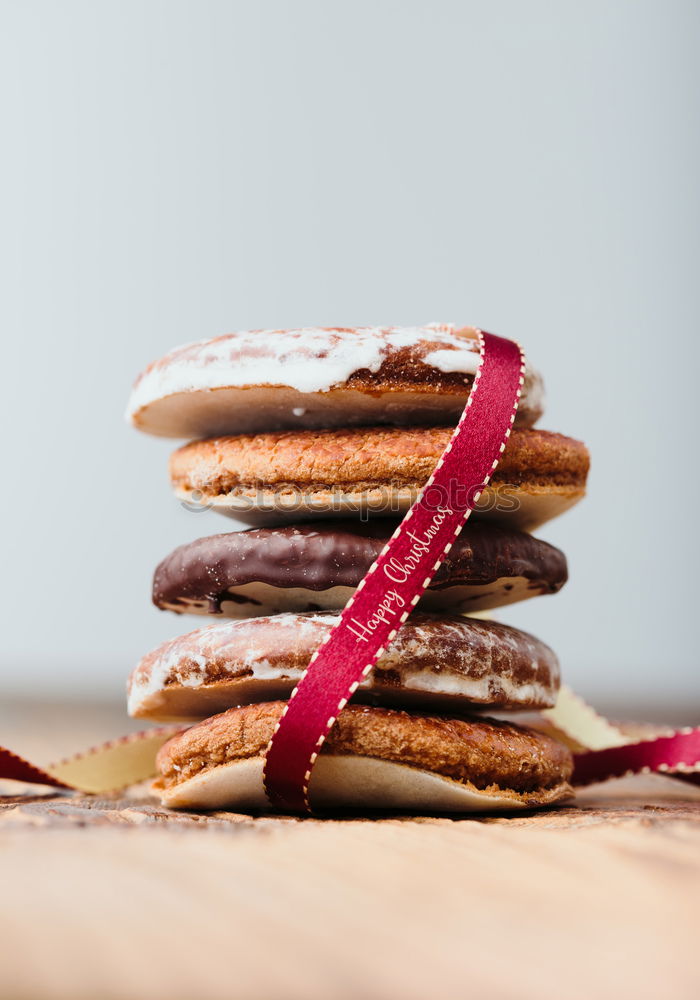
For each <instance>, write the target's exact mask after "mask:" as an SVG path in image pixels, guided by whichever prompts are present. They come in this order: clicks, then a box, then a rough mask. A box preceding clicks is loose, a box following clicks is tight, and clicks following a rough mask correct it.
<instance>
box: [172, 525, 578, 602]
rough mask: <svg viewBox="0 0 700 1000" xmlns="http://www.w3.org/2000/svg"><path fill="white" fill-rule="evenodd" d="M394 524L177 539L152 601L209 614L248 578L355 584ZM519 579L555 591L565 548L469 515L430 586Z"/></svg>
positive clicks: (563, 574)
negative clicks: (201, 605) (193, 605)
mask: <svg viewBox="0 0 700 1000" xmlns="http://www.w3.org/2000/svg"><path fill="white" fill-rule="evenodd" d="M395 527H396V523H394V522H391V521H388V520H381V521H371V522H369V523H363V522H359V521H348V522H343V521H332V522H326V523H324V522H317V523H315V524H309V525H304V524H302V525H298V526H290V527H282V528H256V529H253V530H251V531H235V532H227V533H225V534H220V535H211V536H209V537H206V538H199V539H197V540H196V541H194V542H190V543H189V544H187V545H181V546H180V547H179V548H177V549H175V551H174V552H172V553H171V554H170V555H169V556H167V557H166V558H165V559H164V560H163V561H162V562H161V563H160V565H159V566H158V567H157V569H156V571H155V574H154V578H153V603H154V604H156V605H157V606H158V607H177V606H178V604H180V605H183V610H184V606H185V605H186V604H187V603H189V602H192V601H197V602H206V603H208V605H209V608H210V611H211V613H212V614H218V613H220V611H221V602H222V600H224V599H225V600H229V601H230V600H235V599H236V598H235V595H234V596H233V597H232V595H231V594H230V590H231V588H235V587H241V586H244V585H245V584H249V583H266V584H269V585H271V586H274V587H281V588H292V587H303V588H306V589H307V590H311V591H323V590H327V589H329V588H331V587H338V586H340V587H356V586H357V585H358V583H359V582H360V580H361V579H362V578H363V576H364V575H365V573H366V572H367V570H368V569H369V567H370V566H371V564H372V563H373V562H374V560H375V559H376V558H377V556H378V555H379V554H380V552H381V551H382V549H383V548H384V545H385V544H386V542H387V541H388V540H389V538H390V537H391V535H392V533H393V531H394V529H395ZM507 577H524V578H525V579H526V580H528V581H529V585H530V586H531V588H532V589H533V590H535V591H537V590H539V591H540V592H541V593H556V592H557V591H558V590H559V589H560V588H561V587H562V586H563V585H564V583H565V582H566V580H567V566H566V557H565V556H564V553H563V552H561V551H560V550H559V549H557V548H555V547H554V546H553V545H549V544H548V543H547V542H543V541H540V540H539V539H537V538H533V537H532V536H531V535H528V534H525V533H524V532H520V531H515V530H512V529H508V528H504V527H500V526H498V525H494V524H491V523H484V522H477V521H469V522H468V523H467V524H466V525H465V527H464V529H463V530H462V533H461V534H460V536H459V538H458V539H457V541H456V542H455V544H454V546H453V547H452V549H451V551H450V553H449V555H448V556H447V558H446V559H445V561H444V562H443V564H442V565H441V567H440V569H439V570H438V572H437V573H436V575H435V578H434V579H433V582H432V584H431V589H434V590H439V589H441V588H445V587H452V586H456V585H474V586H476V585H479V584H490V583H494V582H495V581H496V580H500V579H502V578H507Z"/></svg>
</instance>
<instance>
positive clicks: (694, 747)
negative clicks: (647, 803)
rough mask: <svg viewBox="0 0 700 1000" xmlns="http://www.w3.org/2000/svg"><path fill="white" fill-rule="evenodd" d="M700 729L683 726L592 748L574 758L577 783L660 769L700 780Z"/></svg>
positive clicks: (698, 781)
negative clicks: (633, 740)
mask: <svg viewBox="0 0 700 1000" xmlns="http://www.w3.org/2000/svg"><path fill="white" fill-rule="evenodd" d="M699 764H700V729H681V730H679V731H678V732H675V733H671V734H669V735H668V736H657V737H656V738H655V739H652V740H643V741H641V742H639V743H627V744H625V745H624V746H621V747H609V748H608V749H607V750H589V751H588V752H587V753H579V754H576V756H575V758H574V777H573V783H574V785H591V784H593V783H594V782H596V781H606V780H607V779H608V778H621V777H622V776H623V775H626V774H639V773H640V772H642V771H660V772H666V773H670V774H672V775H673V777H674V778H681V779H683V780H684V781H690V782H692V783H693V784H700V773H698V772H697V771H695V772H694V773H683V772H684V771H692V769H693V768H697V767H698V765H699Z"/></svg>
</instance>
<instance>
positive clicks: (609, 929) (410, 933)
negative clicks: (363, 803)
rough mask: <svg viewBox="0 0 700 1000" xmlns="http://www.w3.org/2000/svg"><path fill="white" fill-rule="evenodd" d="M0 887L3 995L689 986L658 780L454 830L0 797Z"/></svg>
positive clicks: (693, 928)
mask: <svg viewBox="0 0 700 1000" xmlns="http://www.w3.org/2000/svg"><path fill="white" fill-rule="evenodd" d="M69 714H70V713H67V712H65V711H62V712H61V713H59V716H57V715H56V712H53V713H51V712H49V714H48V716H47V718H46V720H45V722H44V725H43V726H42V725H41V716H40V715H37V714H35V716H34V718H35V722H36V725H35V726H33V727H30V728H29V729H28V728H27V726H26V719H24V720H23V719H21V718H19V717H18V716H17V715H15V716H14V718H15V722H16V725H17V732H16V736H17V740H15V743H14V748H15V749H17V750H18V751H20V752H25V753H29V752H31V751H33V750H36V749H37V748H38V747H40V746H41V745H43V744H44V743H45V742H46V741H47V740H48V739H51V740H52V741H53V745H54V746H55V745H56V742H55V741H56V738H57V734H59V733H63V737H61V738H62V739H65V740H68V739H72V743H71V744H70V745H71V746H75V745H76V742H75V741H76V736H75V731H76V721H75V719H72V720H71V719H69V718H67V717H66V716H68V715H69ZM107 718H109V713H106V715H105V717H104V718H103V717H102V716H101V715H100V713H99V712H98V711H96V712H93V713H92V714H91V716H90V721H89V724H87V725H86V721H85V718H84V717H83V722H82V726H83V729H85V730H89V729H90V726H91V725H92V726H93V727H94V728H95V729H96V730H98V731H99V732H101V733H102V734H104V733H105V728H104V727H105V721H106V719H107ZM49 720H51V721H49ZM0 721H2V720H0ZM4 722H5V729H4V732H5V733H7V732H8V728H7V724H8V719H7V718H5V720H4ZM98 727H99V728H98ZM115 731H118V730H115ZM108 735H111V734H110V733H108ZM8 739H9V737H8ZM59 742H60V741H59ZM78 745H80V744H78ZM68 748H69V747H68V746H67V745H66V746H62V747H59V750H58V752H63V751H64V750H67V749H68ZM44 756H45V755H44ZM1 790H2V791H6V792H15V793H16V792H17V790H18V789H17V786H15V787H14V788H12V787H11V786H10V785H9V783H6V784H5V785H4V786H3V788H2V789H1ZM0 878H1V880H2V882H1V885H2V901H3V905H2V907H1V914H0V920H1V921H2V926H1V928H0V930H1V932H2V933H1V937H0V941H1V942H2V943H1V944H0V952H1V954H0V997H1V998H3V1000H5V998H6V1000H25V998H31V1000H39V998H40V1000H44V998H51V1000H53V998H61V1000H63V998H71V1000H83V998H85V1000H88V998H89V1000H102V998H105V1000H111V998H114V1000H122V998H138V1000H152V998H158V1000H160V998H163V1000H165V998H168V1000H194V998H197V1000H209V998H212V1000H214V998H216V1000H218V998H242V1000H243V998H245V1000H248V998H251V1000H253V998H255V1000H257V998H259V1000H275V998H294V1000H296V998H300V1000H301V998H312V1000H315V998H319V1000H321V998H323V1000H328V998H336V997H337V998H346V997H347V998H353V1000H354V998H363V997H368V998H377V1000H384V998H386V1000H397V998H409V1000H411V998H414V997H415V998H427V997H430V998H433V997H450V998H452V997H460V996H465V997H466V996H469V997H474V998H479V1000H481V998H497V1000H499V998H504V1000H509V998H513V1000H515V998H523V997H526V998H529V997H538V998H550V997H551V998H552V1000H554V998H556V1000H559V998H561V997H574V998H576V997H591V996H595V997H597V998H598V997H615V998H623V997H634V998H646V997H649V998H652V997H654V998H655V1000H656V998H658V997H673V998H674V1000H676V998H686V997H687V998H691V997H692V998H693V1000H695V998H696V997H697V996H699V995H700V968H699V964H698V959H697V956H696V952H695V948H696V942H697V937H698V926H699V924H698V916H697V900H698V894H699V893H700V790H698V789H695V788H693V787H691V786H687V785H684V784H682V783H680V782H677V781H674V780H672V779H669V778H664V777H660V776H651V777H643V778H641V777H640V778H635V779H625V780H623V781H617V782H610V783H608V784H607V785H604V786H598V787H596V788H592V789H589V790H587V791H586V792H585V793H583V794H581V795H580V796H579V798H578V799H577V801H576V803H575V804H573V805H568V806H562V807H560V808H558V809H553V810H549V811H547V812H540V813H532V814H530V815H522V816H517V817H509V818H505V817H479V818H470V819H458V820H455V819H445V818H437V817H434V818H420V819H414V818H405V817H400V816H388V817H382V818H377V819H373V820H366V819H362V818H353V817H348V818H336V819H327V820H317V819H304V820H296V819H290V818H274V817H257V818H255V817H249V816H242V815H238V814H226V813H215V814H212V815H209V816H202V815H193V814H188V813H182V812H176V813H170V812H168V811H166V810H164V809H162V808H161V807H160V806H159V805H158V804H157V803H156V802H155V800H153V799H152V798H150V797H149V795H148V792H147V790H144V789H142V790H138V791H136V792H135V793H133V794H132V795H131V796H130V797H129V798H121V799H116V798H115V799H98V798H89V797H84V798H81V797H73V796H68V795H52V794H36V791H34V792H33V793H31V794H25V795H21V796H20V795H16V794H14V795H6V796H5V797H4V798H0Z"/></svg>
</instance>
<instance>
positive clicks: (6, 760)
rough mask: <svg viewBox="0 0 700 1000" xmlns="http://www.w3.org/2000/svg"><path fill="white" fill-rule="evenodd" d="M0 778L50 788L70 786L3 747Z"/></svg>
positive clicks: (0, 749)
mask: <svg viewBox="0 0 700 1000" xmlns="http://www.w3.org/2000/svg"><path fill="white" fill-rule="evenodd" d="M0 778H7V779H9V780H10V781H23V782H25V784H28V785H49V786H50V787H51V788H70V787H71V786H70V785H66V784H65V783H64V782H63V781H59V780H58V778H54V777H53V775H51V774H49V773H48V771H44V770H43V769H42V768H41V767H36V765H35V764H32V763H30V761H28V760H25V759H24V757H20V756H18V754H16V753H13V752H12V750H6V749H5V747H0Z"/></svg>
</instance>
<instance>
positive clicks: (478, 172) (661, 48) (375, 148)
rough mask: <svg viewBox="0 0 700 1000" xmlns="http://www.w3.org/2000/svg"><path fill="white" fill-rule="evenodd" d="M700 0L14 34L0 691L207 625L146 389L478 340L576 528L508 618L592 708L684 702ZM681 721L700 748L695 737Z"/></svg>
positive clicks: (55, 22)
mask: <svg viewBox="0 0 700 1000" xmlns="http://www.w3.org/2000/svg"><path fill="white" fill-rule="evenodd" d="M699 28H700V5H699V4H697V3H694V2H681V0H676V2H669V0H665V2H656V3H651V2H624V0H612V2H611V0H607V2H589V3H586V4H581V3H576V2H568V0H567V2H551V3H549V2H541V0H530V2H510V3H507V2H494V3H488V4H486V3H475V2H460V3H456V2H455V3H452V2H445V0H431V2H427V0H425V2H404V3H392V2H387V0H372V2H358V0H354V2H353V3H333V2H327V0H325V2H324V0H321V2H295V3H292V2H289V3H286V2H270V0H266V2H265V3H257V4H256V3H236V2H230V3H219V2H191V3H183V2H174V0H170V2H146V3H143V2H138V3H129V2H118V3H104V2H97V3H96V2H92V0H89V2H84V3H83V2H71V0H64V2H62V3H60V4H58V3H41V2H31V0H28V2H27V0H24V2H19V0H18V2H5V3H2V4H0V74H1V79H0V101H1V102H2V156H1V157H0V213H1V217H2V224H1V228H0V255H1V256H0V274H1V275H2V295H1V296H0V330H1V331H2V340H3V346H2V356H3V361H4V364H3V366H2V403H3V408H4V411H5V417H4V431H5V433H4V435H3V440H2V452H3V461H2V468H3V474H4V475H3V491H2V492H3V496H4V501H5V504H4V506H5V512H4V517H3V521H2V532H3V539H2V552H3V571H2V573H1V574H0V589H1V591H2V594H1V596H0V605H1V606H2V608H3V610H4V627H3V629H2V631H1V632H0V656H1V661H2V687H3V689H4V690H5V691H6V692H8V691H9V692H11V693H12V692H14V693H17V692H20V693H43V694H49V695H53V694H58V693H65V694H66V695H68V696H74V695H76V694H82V695H84V696H86V697H88V696H90V697H92V696H101V695H106V694H114V695H117V696H119V695H120V694H121V691H122V687H123V683H124V678H125V676H126V674H127V672H128V670H129V669H130V668H131V666H132V665H133V664H134V662H135V661H136V659H137V658H138V657H139V656H140V655H141V654H142V653H144V652H145V651H146V650H148V649H149V648H151V647H152V646H153V645H155V644H156V643H158V642H159V641H160V640H162V639H164V638H166V637H167V636H170V635H174V634H177V633H178V632H179V631H184V630H186V629H187V628H188V627H195V625H196V624H197V622H196V621H195V620H192V619H189V620H188V619H177V618H175V617H174V616H170V615H165V614H162V613H158V612H157V611H156V610H155V609H153V608H152V607H151V606H150V603H149V577H150V574H151V571H152V569H153V567H154V565H155V563H156V562H157V561H158V560H159V559H160V558H161V557H162V556H163V555H164V554H165V553H167V552H168V551H169V550H170V548H172V547H173V546H174V545H175V544H178V543H180V542H182V541H185V540H187V539H189V538H194V537H197V536H198V535H201V534H206V533H211V532H214V531H216V530H225V524H224V523H223V522H222V521H220V520H218V519H217V517H216V515H215V514H212V513H206V514H192V513H188V512H186V511H184V510H182V509H181V508H180V507H179V506H178V505H177V503H176V502H175V501H174V500H173V499H172V497H171V495H170V493H169V489H168V485H167V481H166V475H165V463H166V458H167V454H168V451H169V448H170V447H171V445H170V444H169V443H168V442H163V441H159V440H155V439H148V438H146V437H143V436H141V435H138V434H137V433H136V432H134V431H131V430H129V429H128V428H127V427H126V426H125V425H124V424H123V422H122V410H123V407H124V405H125V402H126V397H127V394H128V390H129V386H130V382H131V380H132V378H133V377H134V376H135V375H136V374H137V372H138V371H139V370H140V369H141V368H142V367H143V366H144V365H145V364H146V363H147V362H148V361H150V360H151V359H153V358H154V357H157V356H158V355H160V354H162V353H163V352H164V351H165V350H167V349H168V348H169V347H171V346H174V345H176V344H178V343H181V342H183V341H188V340H192V339H197V338H200V337H205V336H211V335H215V334H219V333H222V332H226V331H227V330H230V329H235V328H246V327H251V326H253V327H264V326H285V325H304V324H327V325H328V324H362V323H377V324H381V323H397V324H401V323H407V324H411V323H421V322H424V321H430V320H456V321H459V322H471V323H476V324H480V325H483V326H484V327H486V328H488V329H491V330H494V331H496V332H501V333H503V334H506V335H510V336H514V337H517V338H519V339H521V340H522V341H523V342H524V344H525V345H526V347H527V348H528V351H529V353H530V355H531V357H532V359H533V360H534V361H535V363H536V364H537V365H538V366H539V367H540V368H541V369H543V371H544V373H545V375H546V378H547V383H548V389H549V406H548V411H547V414H546V417H545V419H544V421H543V426H545V427H548V428H552V429H555V430H561V431H563V432H565V433H568V434H571V435H573V436H580V437H582V438H584V439H585V440H586V441H587V442H588V444H589V445H590V447H591V449H592V453H593V471H592V475H591V480H590V495H589V498H588V500H587V501H586V502H585V503H584V504H582V505H581V506H580V507H579V508H577V509H576V510H575V511H574V512H572V513H570V514H569V515H567V516H566V517H565V518H563V519H562V520H561V521H557V522H556V523H553V524H551V526H547V527H546V528H545V529H544V530H543V531H542V532H541V534H542V535H543V536H544V537H546V538H548V539H550V540H551V541H553V542H555V543H556V544H558V545H561V546H562V547H563V548H564V549H565V550H566V551H567V553H568V555H569V558H570V565H571V573H572V579H571V582H570V584H569V586H568V587H567V588H566V590H565V591H564V592H562V594H560V595H559V596H558V597H556V598H552V599H543V600H539V601H532V602H530V603H528V604H525V605H522V606H520V607H518V608H514V609H512V610H509V611H507V613H504V614H503V615H502V616H501V617H503V618H504V620H508V621H511V622H512V623H514V624H516V625H519V626H523V627H525V628H528V629H531V630H532V631H534V632H535V633H537V634H539V635H540V636H541V637H542V638H544V639H546V640H547V641H549V642H550V643H551V644H552V645H553V646H554V647H555V648H556V649H557V650H558V651H559V653H560V655H561V659H562V664H563V667H564V670H565V674H566V677H567V678H568V680H569V681H570V682H571V683H572V684H573V685H574V686H575V687H577V688H578V689H579V690H580V691H581V692H582V693H584V694H586V695H588V696H590V697H592V698H595V699H597V700H598V702H599V703H601V704H602V705H603V707H610V706H613V707H614V706H619V705H625V704H627V705H631V704H632V703H634V705H635V706H636V705H644V704H646V705H648V706H654V710H655V711H656V713H657V714H659V713H660V712H661V711H662V709H663V707H664V706H666V705H668V704H671V703H673V702H676V703H678V704H681V705H682V708H683V710H684V711H687V713H688V714H691V713H695V714H697V710H698V707H699V704H700V697H699V695H700V690H699V685H698V680H697V640H696V631H697V620H698V612H697V610H696V568H697V566H698V563H699V561H700V552H699V551H698V541H697V530H696V514H695V509H696V498H697V485H698V483H697V480H698V476H697V447H696V442H695V427H696V418H695V409H694V399H693V389H694V386H695V379H696V377H697V370H698V361H699V358H698V339H697V332H696V324H697V315H698V306H700V301H699V298H700V296H699V293H698V251H699V250H700V246H699V243H700V226H699V224H698V223H699V221H700V220H699V219H698V215H699V208H700V198H699V195H698V181H697V179H698V176H699V175H700V144H699V141H698V120H699V119H698V112H699V111H700V107H699V104H700V99H699V88H698V83H699V82H700V81H699V79H698V70H697V51H698V41H699ZM689 721H690V720H689Z"/></svg>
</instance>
